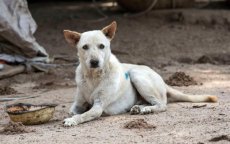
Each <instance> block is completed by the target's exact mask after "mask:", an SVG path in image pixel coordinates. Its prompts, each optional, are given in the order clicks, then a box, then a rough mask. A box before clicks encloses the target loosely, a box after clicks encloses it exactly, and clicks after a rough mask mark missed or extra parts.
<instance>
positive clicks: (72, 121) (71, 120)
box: [63, 118, 78, 127]
mask: <svg viewBox="0 0 230 144" xmlns="http://www.w3.org/2000/svg"><path fill="white" fill-rule="evenodd" d="M77 124H78V123H77V121H76V120H75V119H74V118H66V119H65V120H64V122H63V125H64V126H65V127H70V126H74V125H77Z"/></svg>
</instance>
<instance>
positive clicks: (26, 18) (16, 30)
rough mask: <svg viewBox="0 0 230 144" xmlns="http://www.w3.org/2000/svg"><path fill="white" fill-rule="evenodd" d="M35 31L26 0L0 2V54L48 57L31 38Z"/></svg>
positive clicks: (4, 0) (1, 0) (35, 27)
mask: <svg viewBox="0 0 230 144" xmlns="http://www.w3.org/2000/svg"><path fill="white" fill-rule="evenodd" d="M36 29H37V25H36V23H35V21H34V19H33V18H32V16H31V14H30V11H29V9H28V4H27V1H26V0H0V54H9V55H18V56H23V57H25V58H35V57H48V54H47V52H46V50H45V49H44V48H43V47H42V46H40V45H39V44H38V43H37V42H36V39H35V38H34V36H33V34H34V32H35V31H36Z"/></svg>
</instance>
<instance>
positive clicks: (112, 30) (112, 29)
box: [102, 21, 117, 40]
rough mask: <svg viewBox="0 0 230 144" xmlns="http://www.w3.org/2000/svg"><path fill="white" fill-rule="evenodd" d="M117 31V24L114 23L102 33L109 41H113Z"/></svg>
mask: <svg viewBox="0 0 230 144" xmlns="http://www.w3.org/2000/svg"><path fill="white" fill-rule="evenodd" d="M116 29H117V22H115V21H113V22H112V23H111V24H110V25H108V26H106V27H104V28H103V29H102V32H103V33H104V34H105V36H106V37H107V38H108V39H110V40H112V39H113V37H114V35H115V32H116Z"/></svg>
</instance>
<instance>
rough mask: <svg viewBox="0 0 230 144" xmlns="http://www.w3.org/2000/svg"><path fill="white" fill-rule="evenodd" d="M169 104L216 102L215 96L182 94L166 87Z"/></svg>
mask: <svg viewBox="0 0 230 144" xmlns="http://www.w3.org/2000/svg"><path fill="white" fill-rule="evenodd" d="M166 89H167V97H168V100H169V102H197V103H198V102H217V99H218V98H217V96H212V95H191V94H184V93H182V92H180V91H178V90H175V89H173V88H172V87H170V86H168V85H166Z"/></svg>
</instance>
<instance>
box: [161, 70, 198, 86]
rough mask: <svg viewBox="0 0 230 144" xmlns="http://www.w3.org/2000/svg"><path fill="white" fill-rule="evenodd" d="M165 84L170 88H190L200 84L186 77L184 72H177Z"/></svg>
mask: <svg viewBox="0 0 230 144" xmlns="http://www.w3.org/2000/svg"><path fill="white" fill-rule="evenodd" d="M165 82H166V83H167V84H168V85H170V86H190V85H197V84H198V83H197V82H196V81H195V80H194V79H193V78H192V77H190V76H189V75H186V74H185V73H184V72H175V73H174V74H173V75H172V76H170V77H169V78H168V79H167V80H166V81H165Z"/></svg>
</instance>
